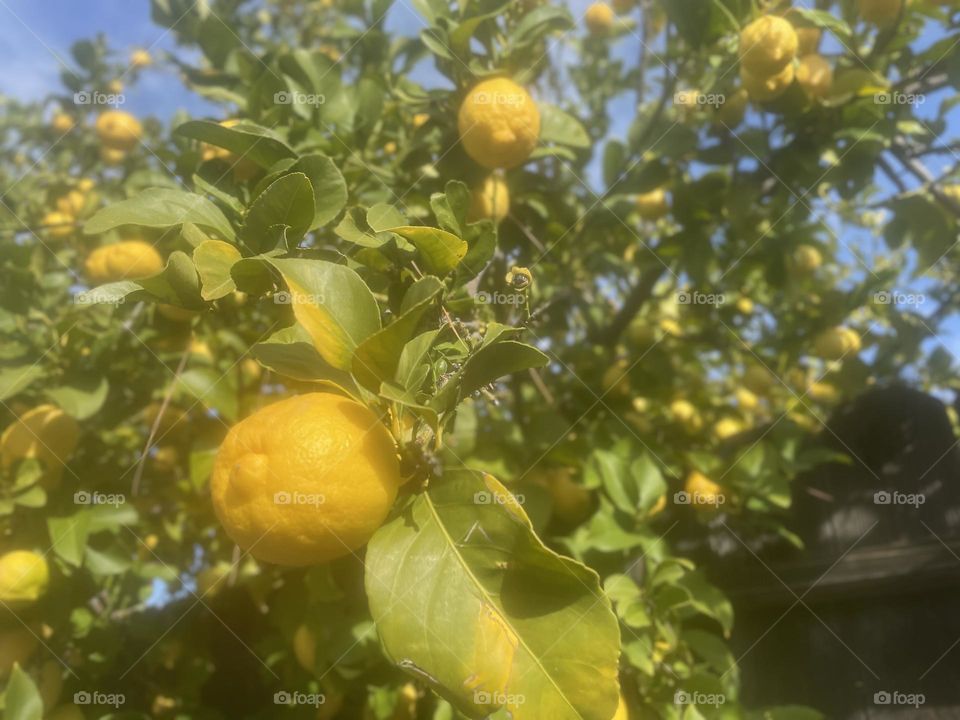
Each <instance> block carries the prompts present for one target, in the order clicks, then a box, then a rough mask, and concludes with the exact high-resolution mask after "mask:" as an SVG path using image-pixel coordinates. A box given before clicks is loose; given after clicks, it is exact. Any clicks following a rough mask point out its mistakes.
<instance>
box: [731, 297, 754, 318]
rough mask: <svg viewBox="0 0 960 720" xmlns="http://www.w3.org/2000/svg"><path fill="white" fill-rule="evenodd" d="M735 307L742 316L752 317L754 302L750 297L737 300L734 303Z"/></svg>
mask: <svg viewBox="0 0 960 720" xmlns="http://www.w3.org/2000/svg"><path fill="white" fill-rule="evenodd" d="M734 307H735V308H736V309H737V312H738V313H740V314H741V315H751V314H753V311H754V305H753V300H751V299H750V298H748V297H739V298H737V302H736V303H734Z"/></svg>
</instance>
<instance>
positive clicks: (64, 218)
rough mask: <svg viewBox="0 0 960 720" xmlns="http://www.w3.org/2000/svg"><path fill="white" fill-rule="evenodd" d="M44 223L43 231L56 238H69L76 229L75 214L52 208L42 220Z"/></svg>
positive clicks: (41, 222)
mask: <svg viewBox="0 0 960 720" xmlns="http://www.w3.org/2000/svg"><path fill="white" fill-rule="evenodd" d="M40 224H41V225H43V230H42V232H43V233H44V234H45V235H47V236H48V237H50V238H52V239H54V240H63V239H64V238H68V237H70V236H71V235H73V233H74V232H75V231H76V220H75V219H74V217H73V215H68V214H67V213H64V212H60V211H59V210H51V211H50V212H48V213H47V214H46V215H44V216H43V218H42V219H41V220H40Z"/></svg>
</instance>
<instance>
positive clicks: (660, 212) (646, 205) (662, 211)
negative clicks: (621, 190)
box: [635, 188, 670, 220]
mask: <svg viewBox="0 0 960 720" xmlns="http://www.w3.org/2000/svg"><path fill="white" fill-rule="evenodd" d="M635 202H636V205H637V212H638V213H639V214H640V217H642V218H643V219H644V220H659V219H660V218H662V217H663V216H664V215H666V214H667V213H668V212H670V203H669V201H668V200H667V193H666V191H665V190H664V189H663V188H657V189H656V190H651V191H650V192H645V193H639V194H638V195H637V197H636V200H635Z"/></svg>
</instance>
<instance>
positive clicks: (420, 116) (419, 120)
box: [413, 113, 430, 130]
mask: <svg viewBox="0 0 960 720" xmlns="http://www.w3.org/2000/svg"><path fill="white" fill-rule="evenodd" d="M429 119H430V114H429V113H417V114H416V115H414V116H413V127H414V129H416V130H419V129H420V128H422V127H423V126H424V125H426V124H427V121H428V120H429Z"/></svg>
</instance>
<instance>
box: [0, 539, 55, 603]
mask: <svg viewBox="0 0 960 720" xmlns="http://www.w3.org/2000/svg"><path fill="white" fill-rule="evenodd" d="M49 584H50V568H49V567H48V566H47V561H46V558H44V557H43V556H42V555H38V554H37V553H35V552H30V551H29V550H14V551H12V552H8V553H7V554H6V555H4V556H3V557H0V601H3V602H5V603H8V604H9V603H31V602H34V601H36V600H39V599H40V598H41V597H43V595H44V594H45V593H46V592H47V585H49Z"/></svg>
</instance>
